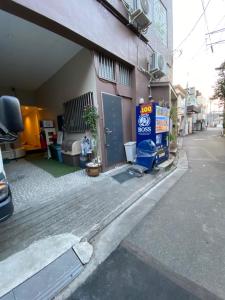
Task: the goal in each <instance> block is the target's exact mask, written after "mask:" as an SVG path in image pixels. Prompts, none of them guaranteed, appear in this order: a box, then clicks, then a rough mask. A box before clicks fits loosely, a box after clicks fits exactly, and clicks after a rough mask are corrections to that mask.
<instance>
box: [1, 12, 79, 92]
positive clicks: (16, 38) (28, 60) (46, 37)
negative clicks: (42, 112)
mask: <svg viewBox="0 0 225 300" xmlns="http://www.w3.org/2000/svg"><path fill="white" fill-rule="evenodd" d="M80 49H81V46H79V45H78V44H75V43H73V42H71V41H69V40H67V39H64V38H63V37H61V36H59V35H57V34H54V33H52V32H50V31H48V30H46V29H43V28H41V27H39V26H37V25H34V24H32V23H30V22H27V21H24V20H23V19H20V18H18V17H16V16H13V15H11V14H8V13H6V12H4V11H2V10H0V87H14V88H17V89H24V90H36V89H37V88H38V87H40V86H41V85H42V84H43V83H44V82H45V81H46V80H47V79H49V78H50V77H51V76H52V75H53V74H54V73H56V72H57V71H58V70H59V69H60V68H61V67H62V66H63V65H64V64H65V63H66V62H67V61H69V60H70V59H71V58H72V57H73V56H74V55H76V53H78V51H80Z"/></svg>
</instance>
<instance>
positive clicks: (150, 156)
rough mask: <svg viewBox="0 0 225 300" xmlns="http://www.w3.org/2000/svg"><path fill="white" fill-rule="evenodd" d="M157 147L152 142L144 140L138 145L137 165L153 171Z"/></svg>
mask: <svg viewBox="0 0 225 300" xmlns="http://www.w3.org/2000/svg"><path fill="white" fill-rule="evenodd" d="M156 154H157V150H156V145H155V143H154V142H153V141H152V140H150V139H149V140H144V141H142V142H140V143H139V144H138V145H137V160H136V163H137V164H138V165H141V166H143V167H146V168H148V170H151V169H152V168H153V165H154V162H155V159H156Z"/></svg>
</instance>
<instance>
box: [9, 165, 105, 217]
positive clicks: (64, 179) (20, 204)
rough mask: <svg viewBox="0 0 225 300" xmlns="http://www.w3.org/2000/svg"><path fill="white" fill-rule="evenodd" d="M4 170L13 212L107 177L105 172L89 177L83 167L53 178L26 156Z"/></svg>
mask: <svg viewBox="0 0 225 300" xmlns="http://www.w3.org/2000/svg"><path fill="white" fill-rule="evenodd" d="M5 171H6V175H7V178H8V180H9V182H10V186H11V190H12V194H13V202H14V207H15V213H18V212H20V211H23V210H25V209H28V208H30V207H34V206H39V205H40V204H43V203H46V202H53V201H54V199H56V198H57V197H60V196H62V197H63V196H64V194H65V193H67V194H68V193H74V192H76V191H78V190H80V189H82V188H84V187H88V186H89V185H91V184H93V183H95V182H98V181H101V180H102V179H104V178H105V177H106V175H104V174H101V175H100V176H99V177H96V178H94V177H88V176H87V175H86V172H85V170H81V171H78V172H74V173H70V174H67V175H65V176H61V177H58V178H55V177H53V176H52V175H51V174H49V173H47V172H45V171H44V170H42V169H40V168H38V167H36V166H35V165H34V164H32V163H30V162H28V161H27V160H25V159H19V160H17V161H16V160H14V161H11V162H10V163H8V164H5Z"/></svg>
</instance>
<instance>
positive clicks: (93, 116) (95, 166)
mask: <svg viewBox="0 0 225 300" xmlns="http://www.w3.org/2000/svg"><path fill="white" fill-rule="evenodd" d="M98 118H99V115H98V113H97V110H96V107H94V106H87V107H85V108H84V114H83V119H84V122H85V124H86V125H87V127H88V129H89V130H90V133H91V135H92V151H93V159H92V161H91V162H89V163H87V164H86V167H87V168H86V171H87V174H88V175H89V176H93V177H95V176H98V175H99V173H100V170H101V163H100V161H99V158H98V131H97V120H98Z"/></svg>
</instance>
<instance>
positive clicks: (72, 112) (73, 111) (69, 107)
mask: <svg viewBox="0 0 225 300" xmlns="http://www.w3.org/2000/svg"><path fill="white" fill-rule="evenodd" d="M93 105H94V99H93V93H92V92H89V93H87V94H84V95H81V96H79V97H77V98H75V99H72V100H70V101H67V102H65V103H64V129H65V131H66V132H69V133H79V132H84V131H85V130H87V129H88V128H87V125H86V124H85V122H84V120H83V112H84V108H85V107H86V106H93Z"/></svg>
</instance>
